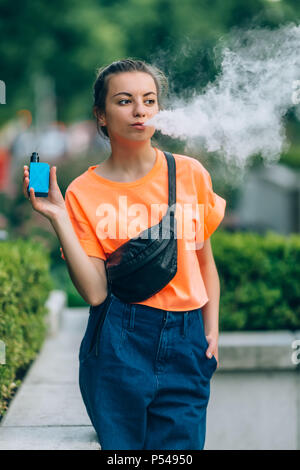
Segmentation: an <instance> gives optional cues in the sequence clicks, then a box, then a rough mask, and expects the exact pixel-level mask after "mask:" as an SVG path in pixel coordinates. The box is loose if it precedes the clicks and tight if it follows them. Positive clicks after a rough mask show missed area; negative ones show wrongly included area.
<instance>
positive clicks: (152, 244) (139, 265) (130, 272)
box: [105, 152, 177, 303]
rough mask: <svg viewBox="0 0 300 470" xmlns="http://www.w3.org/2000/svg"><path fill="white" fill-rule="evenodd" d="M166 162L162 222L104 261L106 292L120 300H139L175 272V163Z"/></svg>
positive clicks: (151, 294) (127, 243)
mask: <svg viewBox="0 0 300 470" xmlns="http://www.w3.org/2000/svg"><path fill="white" fill-rule="evenodd" d="M164 154H165V157H166V159H167V164H168V185H169V200H168V209H167V212H166V214H165V215H164V216H163V218H162V219H161V221H160V222H159V223H158V224H157V225H154V226H153V227H149V228H147V229H146V230H144V231H143V232H141V233H140V234H139V235H138V236H137V237H134V238H131V239H130V240H128V241H127V242H126V243H124V244H123V245H121V246H119V248H118V249H117V250H115V251H113V252H112V253H111V254H110V255H109V256H108V257H107V259H106V261H105V268H106V274H107V281H108V294H110V292H112V293H113V294H114V295H115V296H116V297H118V298H119V299H120V300H122V301H123V302H129V303H134V302H142V301H143V300H146V299H148V298H149V297H152V296H153V295H154V294H156V293H157V292H159V291H160V290H161V289H163V288H164V287H165V286H166V285H167V284H168V282H170V281H171V279H173V277H174V276H175V274H176V272H177V223H176V222H177V221H176V219H175V207H176V206H175V204H176V163H175V158H174V156H173V155H172V154H171V153H169V152H164Z"/></svg>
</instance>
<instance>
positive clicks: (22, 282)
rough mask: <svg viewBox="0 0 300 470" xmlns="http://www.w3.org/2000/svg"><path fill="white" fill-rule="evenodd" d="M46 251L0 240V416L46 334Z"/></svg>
mask: <svg viewBox="0 0 300 470" xmlns="http://www.w3.org/2000/svg"><path fill="white" fill-rule="evenodd" d="M49 264H50V259H49V254H48V253H47V252H45V248H44V247H43V246H42V245H40V244H39V243H37V242H36V241H35V242H32V241H30V240H27V241H24V240H14V241H1V242H0V340H2V341H3V342H4V343H5V363H4V364H0V417H1V416H2V415H3V414H4V413H5V410H6V409H7V404H8V402H9V400H10V399H11V398H12V396H13V395H14V393H15V391H16V388H17V387H18V386H19V385H20V383H21V380H20V379H21V378H22V377H23V375H24V373H25V371H26V370H27V369H28V367H29V365H30V364H31V363H32V361H33V360H34V358H35V357H36V355H37V353H38V352H39V350H40V348H41V346H42V344H43V341H44V339H45V337H46V333H47V327H46V322H45V318H44V317H45V314H47V308H46V307H45V302H46V300H47V298H48V296H49V293H50V291H51V290H52V289H53V281H52V279H51V278H50V275H49Z"/></svg>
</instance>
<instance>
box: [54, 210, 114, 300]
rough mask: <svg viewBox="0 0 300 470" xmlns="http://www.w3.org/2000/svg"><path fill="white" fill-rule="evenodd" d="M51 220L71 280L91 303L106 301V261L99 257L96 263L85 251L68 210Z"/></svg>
mask: <svg viewBox="0 0 300 470" xmlns="http://www.w3.org/2000/svg"><path fill="white" fill-rule="evenodd" d="M50 222H51V225H52V226H53V229H54V230H55V232H56V234H57V236H58V239H59V241H60V244H61V247H62V250H63V253H64V257H65V260H66V263H67V267H68V271H69V275H70V277H71V280H72V282H73V284H74V286H75V287H76V289H77V290H78V292H79V294H80V295H81V297H82V298H83V299H84V300H85V301H86V302H87V303H88V304H90V305H99V304H100V303H102V302H104V300H105V298H106V297H107V276H106V271H105V266H104V261H103V260H101V259H97V264H96V263H95V262H93V260H92V259H91V258H90V257H89V256H88V255H87V254H86V253H85V251H84V249H83V248H82V246H81V244H80V242H79V240H78V238H77V236H76V233H75V231H74V228H73V226H72V223H71V220H70V218H69V215H68V213H67V211H65V212H62V213H60V214H59V215H57V216H55V217H54V218H52V219H51V221H50ZM101 261H102V263H101Z"/></svg>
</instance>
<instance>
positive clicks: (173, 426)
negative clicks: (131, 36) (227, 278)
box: [23, 59, 226, 450]
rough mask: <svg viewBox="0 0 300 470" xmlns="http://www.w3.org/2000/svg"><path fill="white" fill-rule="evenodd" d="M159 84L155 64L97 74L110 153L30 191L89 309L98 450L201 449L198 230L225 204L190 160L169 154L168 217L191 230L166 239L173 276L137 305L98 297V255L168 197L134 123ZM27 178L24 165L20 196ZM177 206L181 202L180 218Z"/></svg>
mask: <svg viewBox="0 0 300 470" xmlns="http://www.w3.org/2000/svg"><path fill="white" fill-rule="evenodd" d="M164 80H165V78H164V76H163V74H162V73H161V72H160V71H159V70H158V69H156V68H154V67H152V66H150V65H147V64H146V63H144V62H142V61H137V60H132V59H126V60H120V61H117V62H113V63H112V64H110V65H109V66H107V67H103V68H102V69H100V70H99V71H98V76H97V79H96V81H95V84H94V107H93V111H94V115H95V117H96V120H97V126H98V129H99V127H101V131H100V132H102V133H103V134H104V135H105V136H106V138H109V141H110V144H111V154H110V157H109V158H108V159H107V160H106V161H104V162H103V163H101V164H99V165H94V166H90V167H89V168H88V170H86V171H85V172H84V173H83V174H81V175H80V176H78V177H77V178H76V179H75V180H73V181H72V182H71V184H70V185H69V186H68V188H67V191H66V194H65V199H64V198H63V196H62V194H61V192H60V189H59V187H58V184H57V180H56V167H52V168H51V171H50V190H49V196H48V197H47V198H36V197H35V195H34V190H33V189H31V190H30V202H31V204H32V207H33V209H34V210H36V211H38V212H39V213H41V214H42V215H44V216H45V217H47V218H48V219H49V221H50V222H51V224H52V226H53V228H54V230H55V232H56V234H57V236H58V238H59V241H60V244H61V255H62V258H63V259H64V260H65V261H66V263H67V268H68V271H69V274H70V277H71V279H72V281H73V283H74V285H75V287H76V288H77V290H78V292H79V293H80V294H81V295H82V297H83V298H84V299H85V300H86V302H87V303H88V304H90V312H89V320H88V324H87V328H86V331H85V335H84V337H83V340H82V342H81V346H80V351H79V363H80V368H79V384H80V390H81V393H82V398H83V401H84V404H85V406H86V410H87V412H88V414H89V417H90V419H91V422H92V424H93V426H94V428H95V430H96V432H97V435H98V439H99V442H100V445H101V448H102V449H103V450H105V449H114V450H120V449H151V450H156V449H166V450H172V449H179V450H185V449H203V447H204V441H205V431H206V409H207V404H208V400H209V395H210V379H211V377H212V375H213V373H214V371H215V369H216V367H217V364H218V315H219V297H220V284H219V277H218V273H217V269H216V265H215V262H214V258H213V253H212V249H211V245H210V238H209V237H210V236H211V234H212V233H213V232H214V231H215V229H216V228H217V227H218V225H219V224H220V222H221V220H222V219H223V217H224V211H225V206H226V201H225V200H224V199H223V198H221V197H220V196H218V195H217V194H216V193H214V192H213V188H212V184H211V178H210V175H209V173H208V171H207V170H206V169H205V168H204V167H203V165H202V164H201V163H200V162H199V161H198V160H196V159H194V158H192V157H188V156H185V155H176V154H175V155H174V158H175V162H176V219H178V220H177V222H179V220H181V222H182V221H183V220H185V215H187V219H189V221H190V222H191V224H192V227H193V228H194V229H195V230H194V232H193V233H192V235H190V232H189V235H188V236H186V235H185V233H184V230H181V231H180V233H178V234H177V248H178V259H177V265H178V268H177V272H176V274H175V276H174V277H173V279H172V280H171V281H170V282H169V283H168V284H167V285H166V286H165V287H164V288H163V289H162V290H160V291H159V292H158V293H156V294H155V295H153V296H152V297H150V298H149V299H146V300H145V301H143V302H137V303H125V302H122V301H121V300H120V299H119V298H117V297H116V296H115V295H113V294H111V295H110V296H108V289H107V277H106V269H105V264H104V260H105V259H106V257H107V255H108V254H110V253H112V252H113V251H115V250H116V249H117V248H118V247H119V246H121V245H122V244H123V243H125V242H126V241H127V240H129V239H131V238H133V237H135V236H137V235H138V234H139V233H140V232H141V231H142V230H144V229H146V228H147V227H150V226H153V225H154V222H153V219H151V220H150V218H149V215H150V213H151V216H153V214H154V216H155V217H156V219H155V220H156V223H157V220H158V221H159V220H160V218H161V217H162V216H163V215H164V213H165V210H166V207H167V204H168V167H167V161H166V158H165V156H164V153H163V152H162V151H161V150H159V149H158V148H156V147H153V146H152V145H151V138H152V136H153V134H154V132H155V128H154V127H153V126H147V125H145V123H146V122H147V121H148V120H149V119H150V118H152V117H153V116H154V115H155V114H156V113H157V112H158V111H159V110H160V109H161V95H162V90H163V87H164V84H165V82H164ZM28 182H29V179H28V167H26V166H25V167H24V184H23V188H24V195H25V197H27V192H26V191H27V186H28ZM160 205H164V210H161V206H160ZM185 205H187V206H189V209H190V208H191V206H192V210H187V211H186V212H187V214H185V213H184V214H183V212H184V210H185ZM158 206H160V208H159V209H157V207H158ZM199 207H200V209H198V208H199ZM195 208H197V209H195ZM201 208H202V209H201ZM155 209H156V211H155ZM197 211H199V212H197ZM137 213H138V214H139V217H138V218H137ZM199 213H200V214H202V219H201V217H200V218H199ZM157 217H158V219H157ZM199 221H200V224H199ZM179 226H180V224H178V227H179ZM107 227H108V229H107ZM191 242H192V243H191ZM124 282H126V281H124ZM105 301H108V306H107V310H106V315H105V317H104V322H103V324H102V327H101V330H100V335H99V336H96V340H95V331H96V329H97V325H98V322H99V318H100V316H101V313H103V306H104V304H105V303H106V305H107V302H105ZM96 351H98V352H97V353H96Z"/></svg>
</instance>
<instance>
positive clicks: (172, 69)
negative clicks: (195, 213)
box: [0, 0, 300, 305]
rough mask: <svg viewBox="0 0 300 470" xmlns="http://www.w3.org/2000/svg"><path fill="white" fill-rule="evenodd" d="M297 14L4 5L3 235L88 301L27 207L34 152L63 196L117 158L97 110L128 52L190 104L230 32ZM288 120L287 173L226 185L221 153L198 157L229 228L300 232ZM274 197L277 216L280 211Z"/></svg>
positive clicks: (231, 0) (200, 6) (267, 4)
mask: <svg viewBox="0 0 300 470" xmlns="http://www.w3.org/2000/svg"><path fill="white" fill-rule="evenodd" d="M299 17H300V5H299V2H297V1H296V0H282V1H270V0H251V1H250V2H244V1H243V0H227V1H226V2H223V1H221V0H215V1H213V2H211V1H210V2H208V1H206V0H202V1H199V0H198V1H195V0H186V1H185V2H181V1H179V0H143V1H137V0H128V1H126V2H124V1H120V0H110V1H106V0H86V1H85V2H81V1H78V0H75V1H69V0H60V1H59V2H57V1H55V0H54V1H53V2H51V3H50V4H49V3H45V2H42V1H39V0H36V1H34V2H29V3H26V2H22V1H21V0H17V1H16V2H13V3H12V2H9V1H7V0H1V1H0V32H1V44H0V57H1V71H0V80H2V82H4V84H5V92H6V93H5V94H6V100H5V104H1V105H0V236H1V238H2V239H7V238H9V239H11V238H12V237H17V236H21V237H28V236H29V235H30V236H31V237H36V238H37V239H39V240H40V241H41V242H42V243H46V244H47V246H48V247H49V248H50V250H51V260H52V265H51V270H52V271H53V273H54V272H55V276H54V278H55V280H56V281H58V283H59V286H60V287H61V286H62V285H64V286H65V287H66V289H68V299H69V305H78V304H82V303H83V304H84V301H83V300H82V299H81V297H80V296H78V295H77V293H76V292H75V290H74V289H73V287H72V285H71V283H70V282H68V276H67V275H66V274H67V273H66V269H65V266H64V261H63V260H61V259H60V253H59V249H58V248H59V247H58V242H57V239H56V237H55V236H54V233H53V231H52V229H51V227H50V225H49V224H48V221H47V220H46V219H44V218H43V217H42V216H40V215H39V214H36V213H34V212H33V211H32V210H31V206H30V205H29V204H28V202H27V201H26V200H25V199H24V197H23V194H22V192H21V189H22V188H21V186H22V185H21V175H22V168H23V165H24V164H29V159H30V155H31V152H33V151H38V152H39V154H40V159H41V161H46V162H49V164H50V165H56V166H57V175H58V183H59V185H60V188H61V190H62V193H63V194H64V191H65V189H66V187H67V186H68V184H69V183H70V182H71V181H72V180H73V179H74V178H75V177H76V176H78V175H79V174H80V173H82V172H84V171H85V170H86V169H87V168H88V166H90V165H93V164H97V163H100V162H101V161H103V160H104V159H105V158H107V156H108V153H109V147H108V145H107V143H106V142H105V141H104V140H103V139H101V137H99V135H98V134H97V133H96V126H95V122H94V118H93V115H92V111H91V109H92V103H93V95H92V86H93V81H94V80H95V77H96V69H97V67H100V66H102V65H104V64H108V63H110V62H112V61H113V60H117V59H120V58H124V57H134V58H139V59H144V60H146V61H148V62H150V63H153V64H155V65H157V66H159V67H160V68H161V69H162V70H163V71H164V72H165V73H166V74H167V76H168V79H169V85H170V93H169V94H170V96H172V94H173V95H176V96H177V97H181V98H187V97H188V96H191V95H192V93H194V92H201V89H203V88H204V86H205V85H206V84H207V83H208V82H209V81H213V80H214V78H215V76H216V74H217V72H218V70H217V69H216V66H215V62H214V60H213V48H214V46H215V45H216V43H217V41H218V39H219V38H220V37H221V36H223V35H226V33H228V32H229V31H230V30H231V29H232V28H233V27H242V28H247V27H249V26H251V25H253V24H255V25H258V26H262V27H268V28H276V27H277V26H279V25H280V24H283V23H286V22H289V21H295V20H297V19H299ZM285 119H286V132H287V136H288V139H289V142H290V143H291V146H290V149H289V151H288V152H287V153H286V154H283V155H281V158H280V162H279V163H280V165H279V166H277V165H276V166H275V167H274V168H273V169H269V170H268V171H267V172H258V173H254V172H252V173H249V179H248V184H247V185H246V187H245V185H242V184H241V186H240V187H239V186H238V185H237V184H236V183H234V182H232V183H231V184H230V183H228V179H226V178H224V168H222V171H220V168H219V167H218V158H217V157H215V158H214V155H213V154H211V155H209V156H207V155H205V153H204V152H201V151H199V154H198V155H197V152H196V151H195V152H194V153H193V155H192V156H193V157H195V158H199V159H200V160H201V161H202V162H203V163H204V165H205V166H206V167H207V169H208V170H209V171H210V172H211V175H212V180H213V184H214V188H215V191H216V192H217V193H220V194H221V195H222V196H223V197H225V199H226V200H227V210H226V217H225V220H224V222H223V224H222V227H228V228H229V229H233V230H234V229H253V230H254V231H258V232H259V233H261V232H264V231H265V230H266V229H268V228H271V229H274V230H275V231H277V232H278V233H283V234H285V235H287V234H289V233H292V232H296V233H298V232H299V227H300V218H299V205H300V204H299V200H300V199H299V185H298V174H299V173H298V172H299V167H300V151H299V150H300V132H299V129H300V123H299V121H298V120H297V119H296V118H295V116H294V114H293V110H291V111H290V112H289V113H287V115H286V117H285ZM155 141H156V142H157V145H159V146H160V147H161V148H169V149H170V150H171V151H173V152H183V148H184V143H183V142H180V141H176V139H171V138H168V137H166V136H163V135H160V134H159V133H157V135H155ZM252 160H253V163H251V164H250V168H251V165H252V168H253V169H259V167H260V165H261V159H260V156H259V155H256V156H254V157H253V159H252ZM253 175H255V176H253ZM259 188H260V189H259ZM260 190H261V191H263V192H262V193H261V194H260V192H259V191H260ZM253 194H256V195H257V197H258V198H259V197H260V196H261V199H262V200H263V201H265V203H264V205H263V207H260V205H257V204H256V203H255V204H254V203H253V204H252V203H251V201H253ZM275 195H276V198H277V201H276V207H278V208H279V210H277V211H275V212H274V210H270V207H272V206H273V207H274V200H273V197H274V196H275Z"/></svg>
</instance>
